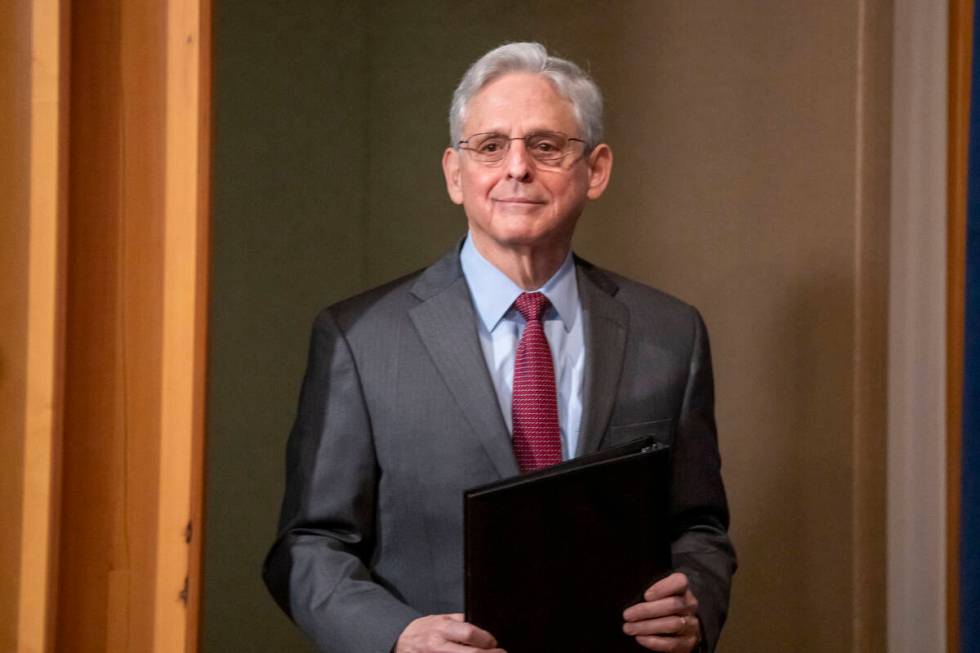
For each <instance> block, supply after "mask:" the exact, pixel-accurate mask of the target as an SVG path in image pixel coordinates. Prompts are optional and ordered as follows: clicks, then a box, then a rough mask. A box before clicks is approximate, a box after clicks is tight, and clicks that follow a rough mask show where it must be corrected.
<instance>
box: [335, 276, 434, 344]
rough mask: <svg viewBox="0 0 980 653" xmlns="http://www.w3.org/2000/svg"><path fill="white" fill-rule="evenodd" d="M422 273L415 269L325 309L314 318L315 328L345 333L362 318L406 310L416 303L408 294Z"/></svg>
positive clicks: (382, 315) (389, 314)
mask: <svg viewBox="0 0 980 653" xmlns="http://www.w3.org/2000/svg"><path fill="white" fill-rule="evenodd" d="M423 271H424V270H416V271H415V272H412V273H410V274H406V275H405V276H402V277H399V278H397V279H394V280H392V281H389V282H387V283H384V284H382V285H380V286H376V287H374V288H371V289H369V290H365V291H363V292H360V293H358V294H356V295H353V296H351V297H348V298H346V299H342V300H340V301H339V302H336V303H334V304H331V305H330V306H327V307H326V308H324V309H323V310H321V311H320V313H319V314H318V315H317V318H316V325H317V326H321V325H324V324H330V323H332V324H334V325H336V327H337V328H339V329H340V330H341V331H345V332H346V331H349V330H350V329H351V328H352V327H353V325H354V324H355V323H357V322H358V321H361V320H363V319H365V318H380V317H384V316H391V315H394V314H397V313H401V312H404V311H406V310H407V309H408V308H409V307H410V306H412V305H414V304H415V303H417V301H416V300H414V299H413V298H412V295H411V292H410V291H411V288H412V285H413V284H414V283H415V281H416V280H417V279H418V277H419V275H420V274H421V273H422V272H423Z"/></svg>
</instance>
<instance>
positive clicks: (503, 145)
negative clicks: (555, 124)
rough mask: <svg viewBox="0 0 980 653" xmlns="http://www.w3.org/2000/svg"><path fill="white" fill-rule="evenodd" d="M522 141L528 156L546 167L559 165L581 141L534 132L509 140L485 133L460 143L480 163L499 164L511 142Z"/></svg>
mask: <svg viewBox="0 0 980 653" xmlns="http://www.w3.org/2000/svg"><path fill="white" fill-rule="evenodd" d="M520 140H522V141H524V147H525V148H526V149H527V153H528V156H530V157H531V158H532V159H534V160H535V161H537V162H538V163H543V164H546V165H551V166H555V165H560V164H561V163H562V161H563V160H564V159H565V157H566V156H568V155H569V154H571V153H572V152H571V150H572V148H573V147H574V146H575V145H576V144H578V143H580V142H581V141H579V140H577V139H574V138H569V137H568V136H566V135H565V134H562V133H561V132H550V131H543V132H535V133H533V134H528V135H527V136H524V137H523V138H510V137H508V136H504V135H503V134H497V133H485V134H473V135H472V136H470V137H469V138H468V139H466V140H465V141H460V142H461V143H465V144H466V145H467V147H466V148H464V149H466V150H468V151H469V152H470V153H471V154H472V155H473V157H474V158H475V159H476V160H477V161H480V162H482V163H499V162H500V161H503V159H504V157H505V156H506V155H507V151H508V150H510V146H511V143H512V142H513V141H520Z"/></svg>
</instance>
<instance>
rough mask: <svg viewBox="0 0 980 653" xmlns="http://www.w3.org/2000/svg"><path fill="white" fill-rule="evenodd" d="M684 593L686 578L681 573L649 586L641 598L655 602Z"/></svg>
mask: <svg viewBox="0 0 980 653" xmlns="http://www.w3.org/2000/svg"><path fill="white" fill-rule="evenodd" d="M685 592H687V576H686V575H685V574H682V573H681V572H675V573H673V574H671V575H670V576H667V577H666V578H662V579H660V580H658V581H657V582H656V583H654V584H653V585H651V586H650V587H649V588H648V589H647V591H646V592H644V593H643V598H644V599H646V600H647V601H656V600H657V599H662V598H664V597H667V596H673V595H675V594H681V595H683V594H684V593H685Z"/></svg>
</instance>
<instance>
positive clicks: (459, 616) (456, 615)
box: [444, 612, 466, 621]
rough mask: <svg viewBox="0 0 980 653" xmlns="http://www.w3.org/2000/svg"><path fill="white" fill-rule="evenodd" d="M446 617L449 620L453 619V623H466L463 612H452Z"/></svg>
mask: <svg viewBox="0 0 980 653" xmlns="http://www.w3.org/2000/svg"><path fill="white" fill-rule="evenodd" d="M444 616H445V617H446V618H447V619H452V620H453V621H466V618H465V617H464V616H463V613H462V612H451V613H449V614H447V615H444Z"/></svg>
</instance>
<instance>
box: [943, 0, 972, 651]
mask: <svg viewBox="0 0 980 653" xmlns="http://www.w3.org/2000/svg"><path fill="white" fill-rule="evenodd" d="M973 10H974V7H973V1H972V0H953V1H952V2H951V3H950V6H949V109H948V110H949V117H948V120H949V133H948V139H949V149H948V152H947V157H948V163H947V169H948V176H947V184H948V187H947V188H948V191H947V193H948V194H947V203H948V215H949V217H948V220H949V227H948V234H947V238H948V241H947V243H948V244H947V257H948V258H947V265H948V267H947V286H946V287H947V291H946V292H947V316H946V350H947V354H946V359H947V360H946V393H947V394H946V423H947V436H946V437H947V444H946V452H947V453H946V468H947V472H946V512H947V521H946V524H947V531H946V533H947V536H946V629H947V634H948V639H947V642H948V646H947V650H948V651H949V652H950V653H959V650H960V641H959V640H960V638H959V624H960V621H959V607H960V602H959V591H960V582H959V581H960V507H961V506H960V492H961V486H962V479H961V447H962V439H963V433H962V424H963V410H962V406H963V338H964V333H963V328H964V318H965V312H964V311H965V298H966V222H967V201H966V200H967V185H968V181H969V156H968V155H969V139H970V91H971V84H970V81H971V76H972V66H973Z"/></svg>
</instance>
